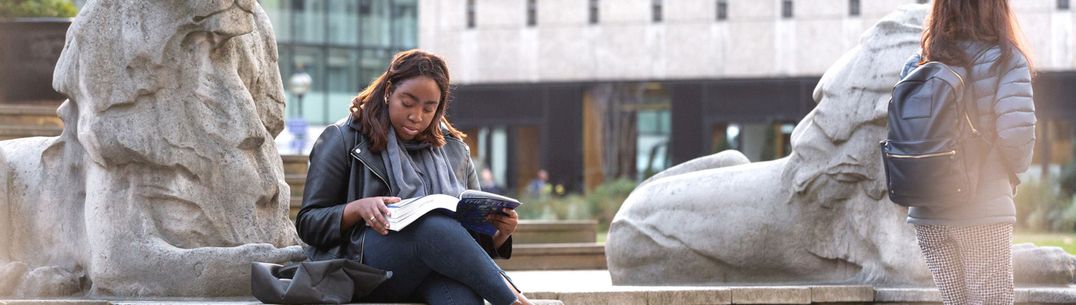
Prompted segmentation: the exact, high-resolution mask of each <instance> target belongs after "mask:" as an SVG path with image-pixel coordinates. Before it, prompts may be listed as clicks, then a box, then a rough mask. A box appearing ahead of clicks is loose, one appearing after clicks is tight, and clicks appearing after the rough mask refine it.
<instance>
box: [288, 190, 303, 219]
mask: <svg viewBox="0 0 1076 305" xmlns="http://www.w3.org/2000/svg"><path fill="white" fill-rule="evenodd" d="M302 207H303V197H302V196H291V201H290V203H289V204H288V218H291V220H295V217H298V216H299V209H300V208H302Z"/></svg>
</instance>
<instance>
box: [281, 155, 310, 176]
mask: <svg viewBox="0 0 1076 305" xmlns="http://www.w3.org/2000/svg"><path fill="white" fill-rule="evenodd" d="M280 158H281V159H283V160H284V175H304V176H305V175H306V170H307V163H308V161H309V160H310V159H309V156H306V155H281V156H280Z"/></svg>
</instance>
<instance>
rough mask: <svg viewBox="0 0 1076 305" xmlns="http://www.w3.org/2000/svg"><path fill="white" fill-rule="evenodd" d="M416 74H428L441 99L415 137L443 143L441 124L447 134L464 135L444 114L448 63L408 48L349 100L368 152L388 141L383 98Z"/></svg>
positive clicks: (447, 99)
mask: <svg viewBox="0 0 1076 305" xmlns="http://www.w3.org/2000/svg"><path fill="white" fill-rule="evenodd" d="M419 76H426V77H429V78H430V79H433V81H434V82H436V83H437V87H438V88H440V89H441V101H440V103H438V104H437V111H436V112H435V113H434V116H433V120H432V121H431V122H430V126H429V127H427V128H426V130H424V131H422V132H421V133H419V134H418V136H417V137H416V139H417V140H419V141H426V142H429V143H430V144H433V145H435V146H437V147H440V146H443V145H445V136H444V134H443V133H442V132H441V126H442V125H444V126H445V127H446V128H445V130H447V131H448V133H449V135H451V136H453V137H455V138H458V139H463V138H464V137H466V135H465V134H463V132H461V131H459V130H456V128H455V127H453V126H452V124H451V123H449V122H448V119H447V118H446V117H445V110H446V109H448V101H449V98H448V95H449V91H450V88H449V77H448V65H446V64H445V61H444V60H443V59H441V58H440V57H438V56H437V55H434V54H432V53H429V52H425V51H421V50H407V51H403V52H400V53H396V55H395V56H393V57H392V63H389V67H388V69H386V70H385V73H382V74H381V76H378V77H377V79H375V80H374V81H373V82H372V83H370V85H369V86H367V87H366V89H363V90H362V92H359V95H358V96H355V98H354V99H352V100H351V107H350V110H351V116H352V117H353V118H354V119H355V120H357V121H359V123H360V124H362V133H363V134H365V135H366V137H368V138H370V144H371V145H370V150H371V151H373V152H380V151H383V150H385V146H386V145H387V144H388V136H389V134H388V133H389V126H390V124H391V122H390V121H389V111H388V104H387V103H385V102H384V101H386V97H387V96H389V95H390V94H391V93H392V92H391V90H394V89H395V88H393V84H401V83H403V82H404V81H406V80H408V79H411V78H413V77H419Z"/></svg>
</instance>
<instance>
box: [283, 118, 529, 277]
mask: <svg viewBox="0 0 1076 305" xmlns="http://www.w3.org/2000/svg"><path fill="white" fill-rule="evenodd" d="M360 128H361V125H360V124H359V122H357V121H354V120H352V119H351V117H350V116H348V118H346V119H344V120H341V121H339V122H337V123H335V124H333V125H329V126H328V127H326V128H325V131H323V132H322V133H321V136H320V137H318V140H317V142H315V143H314V148H313V150H311V151H310V168H309V170H308V171H307V174H306V185H305V190H304V191H303V207H302V209H301V210H299V216H298V217H297V218H296V221H295V228H296V229H297V230H298V231H299V237H300V238H301V239H302V240H303V242H305V243H306V244H307V245H308V247H306V255H307V257H308V258H310V260H325V259H334V258H349V259H358V256H359V254H360V253H361V249H360V248H359V245H360V243H359V237H360V236H361V234H359V233H361V232H362V230H363V228H365V227H366V223H365V222H363V221H359V222H358V223H357V224H356V225H355V226H354V227H352V228H341V227H340V222H341V219H342V216H343V213H344V206H346V205H347V203H349V202H352V201H355V200H358V199H362V198H366V197H376V196H390V194H389V184H388V180H387V179H386V177H388V176H387V175H386V174H385V173H386V169H385V163H384V162H383V161H381V155H380V154H379V153H373V152H371V151H370V149H369V145H370V143H369V141H368V140H367V138H366V136H365V135H364V134H363V133H362V132H360ZM445 134H446V136H445V140H446V143H445V146H444V149H445V155H446V156H447V157H448V161H449V163H450V164H449V166H451V167H452V172H453V173H455V174H456V178H457V179H458V180H459V181H466V183H467V188H468V189H478V188H479V184H478V176H477V174H475V169H474V164H473V163H471V158H470V153H469V149H468V148H467V144H465V143H463V141H461V140H460V139H457V138H453V137H451V136H447V133H445ZM390 234H391V233H390ZM471 236H472V237H474V238H475V241H477V242H478V244H479V245H481V246H482V248H483V249H485V250H486V253H488V254H489V255H490V257H492V258H509V257H511V256H512V238H511V237H509V238H508V241H506V242H505V243H504V244H503V245H501V247H500V248H497V249H494V247H493V238H492V237H490V236H486V235H482V234H478V233H475V232H471Z"/></svg>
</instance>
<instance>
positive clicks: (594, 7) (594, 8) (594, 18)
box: [589, 0, 598, 24]
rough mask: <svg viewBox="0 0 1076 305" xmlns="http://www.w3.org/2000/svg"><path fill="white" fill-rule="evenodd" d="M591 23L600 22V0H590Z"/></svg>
mask: <svg viewBox="0 0 1076 305" xmlns="http://www.w3.org/2000/svg"><path fill="white" fill-rule="evenodd" d="M589 9H590V24H598V0H590V5H589Z"/></svg>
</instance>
